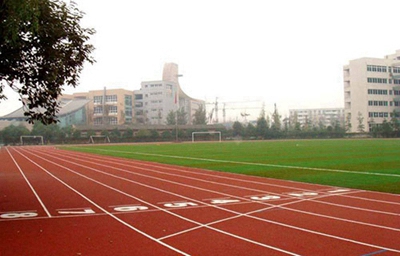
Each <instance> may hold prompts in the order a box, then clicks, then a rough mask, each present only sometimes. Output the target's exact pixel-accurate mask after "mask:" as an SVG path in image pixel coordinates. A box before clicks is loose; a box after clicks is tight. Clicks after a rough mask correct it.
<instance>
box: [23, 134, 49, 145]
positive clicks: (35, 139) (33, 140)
mask: <svg viewBox="0 0 400 256" xmlns="http://www.w3.org/2000/svg"><path fill="white" fill-rule="evenodd" d="M20 142H21V145H43V144H44V143H43V136H41V135H21V136H20Z"/></svg>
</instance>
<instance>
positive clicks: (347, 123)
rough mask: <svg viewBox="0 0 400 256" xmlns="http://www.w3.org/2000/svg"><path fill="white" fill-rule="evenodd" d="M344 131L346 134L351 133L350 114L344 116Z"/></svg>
mask: <svg viewBox="0 0 400 256" xmlns="http://www.w3.org/2000/svg"><path fill="white" fill-rule="evenodd" d="M344 129H345V131H346V132H350V131H351V114H350V113H347V115H346V121H345V125H344Z"/></svg>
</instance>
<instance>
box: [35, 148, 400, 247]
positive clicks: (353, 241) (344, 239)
mask: <svg viewBox="0 0 400 256" xmlns="http://www.w3.org/2000/svg"><path fill="white" fill-rule="evenodd" d="M31 154H33V153H31ZM33 155H35V154H33ZM53 157H54V156H53ZM64 157H65V156H64ZM54 158H56V159H60V160H63V161H66V160H65V158H64V159H61V158H58V157H54ZM43 159H44V158H43ZM45 160H46V161H49V160H47V159H45ZM82 161H83V160H82ZM49 162H51V161H49ZM66 162H69V163H72V164H74V165H77V166H81V167H84V168H86V169H90V170H93V171H95V172H98V173H102V174H106V175H108V176H111V177H115V178H117V179H121V180H125V181H128V182H131V183H135V184H138V185H141V186H145V187H149V188H152V189H155V190H158V191H162V192H164V193H168V194H172V195H176V196H178V197H182V198H185V199H188V200H191V201H193V202H199V203H203V204H206V203H204V202H201V201H199V200H196V199H192V198H189V197H186V196H183V195H178V194H176V193H173V192H169V191H165V190H162V189H159V188H155V187H152V186H149V185H146V184H142V183H139V182H136V181H133V180H129V179H126V178H123V177H120V176H117V175H113V174H110V173H107V172H103V171H100V170H98V169H96V168H93V167H89V166H85V165H81V164H78V163H76V162H71V161H66ZM52 163H53V162H52ZM92 163H93V162H92ZM53 164H54V163H53ZM93 164H96V163H93ZM97 165H99V164H97ZM107 167H111V168H113V169H119V168H114V167H112V166H107ZM63 168H66V167H63ZM66 169H69V168H66ZM123 171H124V170H123ZM72 172H74V171H72ZM74 173H75V172H74ZM77 174H78V175H81V174H79V173H77ZM132 174H135V173H132ZM81 176H82V175H81ZM83 176H84V175H83ZM89 179H90V178H89ZM93 181H95V180H93ZM95 182H96V181H95ZM169 182H171V181H169ZM105 186H107V185H105ZM107 187H108V186H107ZM214 193H215V192H214ZM329 196H330V195H329ZM210 206H212V207H215V208H218V209H221V210H224V211H227V212H232V213H234V214H237V215H240V216H246V217H249V218H253V219H256V220H259V221H263V222H267V223H272V224H276V225H280V226H284V227H287V228H292V229H297V230H300V231H304V232H308V233H312V234H317V235H321V236H325V237H330V238H334V239H338V240H342V241H346V242H350V243H355V244H359V245H363V246H368V247H374V248H379V249H385V250H388V251H395V252H399V253H400V250H396V249H392V248H386V247H383V246H379V245H373V244H369V243H364V242H360V241H356V240H353V239H347V238H344V237H338V236H335V235H329V234H326V233H322V232H318V231H313V230H308V229H305V228H300V227H296V226H292V225H289V224H284V223H280V222H276V221H271V220H267V219H263V218H259V217H255V216H251V215H246V214H243V213H239V212H235V211H232V210H228V209H225V208H221V207H219V206H216V205H210ZM167 212H168V211H167ZM171 214H172V213H171ZM178 216H179V215H178ZM183 218H185V217H183ZM189 221H190V220H189ZM199 224H200V226H202V227H207V228H211V229H214V228H213V227H208V226H206V225H204V224H201V223H199Z"/></svg>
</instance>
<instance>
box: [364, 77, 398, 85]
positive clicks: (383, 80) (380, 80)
mask: <svg viewBox="0 0 400 256" xmlns="http://www.w3.org/2000/svg"><path fill="white" fill-rule="evenodd" d="M367 82H368V83H374V84H387V83H388V82H389V84H392V83H393V84H400V79H387V78H376V77H368V78H367Z"/></svg>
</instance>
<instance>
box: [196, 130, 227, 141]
mask: <svg viewBox="0 0 400 256" xmlns="http://www.w3.org/2000/svg"><path fill="white" fill-rule="evenodd" d="M196 134H218V135H219V136H218V137H219V142H221V141H222V139H221V137H222V136H221V132H192V143H193V142H194V137H195V135H196Z"/></svg>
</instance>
